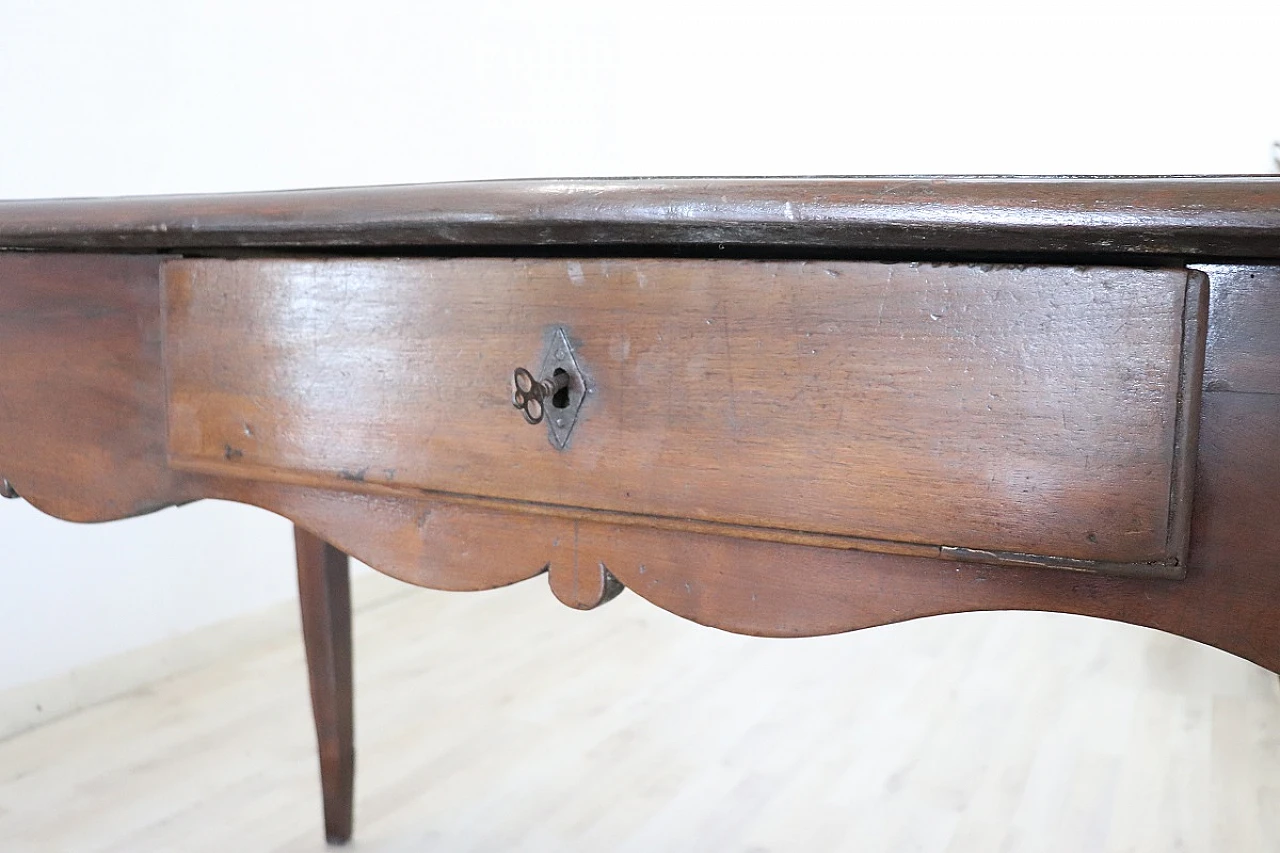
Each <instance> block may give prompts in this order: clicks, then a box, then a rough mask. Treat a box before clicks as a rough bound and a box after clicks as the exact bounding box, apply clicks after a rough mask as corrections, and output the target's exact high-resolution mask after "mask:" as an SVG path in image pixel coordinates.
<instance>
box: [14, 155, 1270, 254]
mask: <svg viewBox="0 0 1280 853" xmlns="http://www.w3.org/2000/svg"><path fill="white" fill-rule="evenodd" d="M1278 229H1280V180H1277V179H1276V178H1275V177H1274V176H1272V177H1266V176H1255V177H1198V178H1055V177H1040V178H994V177H912V176H906V177H879V178H746V179H743V178H731V179H723V178H720V179H717V178H684V179H669V178H664V179H652V178H641V179H626V178H609V179H602V180H568V181H555V180H541V181H486V182H471V183H454V184H428V185H423V186H399V187H365V188H353V189H330V190H310V191H294V192H271V193H246V194H240V195H224V196H168V197H152V198H133V199H74V200H66V201H12V202H0V247H9V248H19V247H20V248H42V249H48V248H56V249H70V248H78V249H94V250H98V251H137V250H140V249H141V250H147V251H155V250H162V251H170V252H192V251H194V252H200V253H210V252H212V253H222V254H226V255H232V256H234V255H237V254H243V253H244V252H245V251H246V250H274V251H283V252H288V251H295V252H296V251H299V250H315V249H324V250H329V251H335V250H350V251H352V252H357V253H367V252H369V251H372V250H376V251H381V252H383V253H388V254H390V253H400V252H405V251H409V252H415V251H416V252H423V251H425V252H431V251H434V252H443V253H449V254H457V253H460V252H461V253H464V254H465V253H477V252H490V253H501V254H516V253H525V254H527V253H528V250H530V249H535V250H540V251H574V250H578V251H579V253H581V250H583V249H586V253H587V254H595V255H599V254H604V253H609V252H614V253H619V252H620V253H624V254H627V255H636V254H672V253H675V252H683V253H689V252H694V253H698V254H712V255H719V256H732V255H741V254H755V255H758V254H762V253H763V254H765V255H771V256H775V257H776V256H777V255H778V254H779V253H790V254H796V255H804V254H809V255H811V256H812V255H813V254H814V253H824V254H828V255H835V254H839V255H843V256H846V257H848V256H851V255H861V256H876V257H897V258H903V257H914V258H917V259H919V258H922V257H924V256H926V255H930V256H935V257H936V256H939V255H941V256H948V255H950V256H965V257H968V258H979V259H982V260H993V259H1006V260H1007V259H1011V258H1036V259H1038V260H1040V261H1044V260H1047V259H1054V260H1057V261H1071V260H1096V259H1099V258H1112V259H1117V260H1122V259H1128V260H1130V261H1132V260H1135V259H1136V260H1138V261H1142V260H1143V259H1149V258H1151V257H1157V258H1195V259H1203V260H1213V259H1252V260H1257V259H1264V258H1271V259H1274V258H1277V257H1280V243H1277V241H1276V240H1275V236H1274V235H1275V233H1276V231H1277V230H1278ZM522 250H523V251H522Z"/></svg>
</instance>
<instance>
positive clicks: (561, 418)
mask: <svg viewBox="0 0 1280 853" xmlns="http://www.w3.org/2000/svg"><path fill="white" fill-rule="evenodd" d="M511 379H512V384H513V389H512V391H511V405H513V406H515V407H516V408H517V409H519V410H520V414H522V415H524V419H525V421H526V422H528V423H531V424H539V423H542V421H543V420H546V422H547V429H548V432H549V433H550V438H551V444H552V445H554V446H555V447H556V448H557V449H559V450H564V449H565V448H566V447H568V445H569V434H570V433H571V432H573V426H574V424H575V423H577V421H578V411H579V410H580V409H581V408H582V401H583V400H584V399H585V398H586V395H587V394H589V393H591V389H590V388H588V387H587V382H586V379H585V378H584V376H583V373H582V370H581V369H580V368H579V366H578V361H577V359H576V358H575V357H574V353H573V347H572V345H570V343H569V337H568V335H566V334H565V332H564V329H561V328H559V327H556V328H554V329H552V330H551V332H550V334H549V335H548V338H547V346H546V349H545V355H544V356H543V359H542V366H541V367H540V368H539V369H538V372H537V374H534V373H533V372H532V371H529V370H526V369H525V368H523V367H517V368H516V369H515V371H514V373H513V374H512V378H511Z"/></svg>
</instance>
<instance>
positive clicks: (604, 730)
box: [0, 580, 1280, 853]
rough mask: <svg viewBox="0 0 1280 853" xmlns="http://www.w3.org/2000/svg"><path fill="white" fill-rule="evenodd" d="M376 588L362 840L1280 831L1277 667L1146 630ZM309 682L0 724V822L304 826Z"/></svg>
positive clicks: (722, 846) (502, 846) (644, 846)
mask: <svg viewBox="0 0 1280 853" xmlns="http://www.w3.org/2000/svg"><path fill="white" fill-rule="evenodd" d="M384 582H385V583H387V584H390V583H393V582H391V581H384ZM370 600H371V601H372V602H373V603H372V604H370V605H369V606H367V607H365V608H364V609H362V610H360V611H358V612H357V614H356V620H355V631H356V680H357V699H356V701H357V707H356V726H357V748H358V760H357V783H356V794H357V804H356V841H355V843H354V847H353V849H356V850H361V851H419V850H441V851H450V853H452V852H453V851H573V850H582V851H597V850H616V851H628V852H630V851H635V853H640V852H641V851H643V852H644V853H648V851H653V850H664V851H684V850H688V851H703V850H708V849H715V850H724V851H750V853H762V851H811V850H850V851H854V850H856V851H860V853H866V851H895V853H896V851H940V852H941V851H946V853H961V851H991V850H1005V851H1019V850H1028V851H1031V850H1034V851H1042V850H1063V851H1079V850H1099V851H1167V850H1173V849H1177V850H1185V851H1218V850H1232V851H1273V850H1276V849H1280V808H1277V806H1280V690H1277V684H1276V679H1275V677H1274V676H1272V675H1270V674H1269V673H1266V672H1264V671H1263V670H1261V669H1258V668H1257V667H1255V666H1253V665H1251V664H1248V663H1245V662H1244V661H1241V660H1238V659H1236V658H1233V657H1230V656H1228V655H1226V654H1223V653H1221V652H1217V651H1215V650H1213V649H1209V648H1207V647H1204V646H1200V645H1197V644H1195V643H1191V642H1189V641H1185V640H1181V639H1178V638H1175V637H1170V636H1168V635H1164V634H1161V633H1158V632H1155V631H1149V630H1145V629H1140V628H1134V627H1131V626H1122V625H1114V624H1108V623H1103V622H1098V621H1095V620H1088V619H1082V618H1076V617H1068V616H1059V615H1049V614H1026V613H1000V614H966V615H959V616H950V617H942V618H936V619H928V620H923V621H919V622H914V623H908V624H904V625H895V626H889V627H885V628H878V629H873V630H870V631H863V632H860V633H856V634H849V635H844V636H839V637H827V638H818V639H811V640H759V639H753V638H747V637H737V636H733V635H730V634H725V633H723V632H719V631H714V630H709V629H705V628H701V627H698V626H696V625H692V624H690V623H687V622H683V621H681V620H679V619H677V618H675V617H673V616H670V615H668V614H665V613H663V612H661V611H659V610H657V609H655V608H653V607H651V606H650V605H648V604H647V603H645V602H644V601H642V600H641V599H639V598H637V597H636V596H634V595H630V594H628V595H624V596H623V597H621V598H620V599H619V600H618V601H616V602H614V603H612V604H610V605H609V606H607V607H604V608H602V609H601V610H598V611H595V612H591V613H577V612H573V611H570V610H567V609H565V608H563V607H562V606H560V605H558V604H556V603H555V602H554V601H553V599H552V597H551V595H550V593H549V592H548V591H547V590H546V588H545V584H544V583H543V582H542V581H540V580H535V581H532V582H528V583H525V584H520V585H517V586H515V587H511V588H509V589H504V590H497V591H494V592H490V593H478V594H447V593H435V592H430V591H425V590H415V589H410V588H408V587H405V588H404V589H403V592H402V594H393V595H382V596H372V597H370ZM225 630H226V631H227V632H228V633H227V636H228V637H229V638H230V637H233V636H234V632H235V630H236V623H228V624H227V625H226V626H225ZM306 702H307V689H306V675H305V669H304V667H303V664H302V650H301V641H300V638H298V637H295V636H291V637H289V638H287V639H282V640H278V641H273V642H263V643H261V644H260V645H258V646H255V647H254V649H253V651H252V652H251V653H248V654H244V653H242V654H239V655H237V656H234V657H228V658H227V659H223V660H220V661H218V662H216V663H214V664H211V665H207V666H204V667H202V668H200V669H197V670H195V671H192V672H189V673H185V674H183V675H179V676H176V677H174V678H171V679H169V680H166V681H163V682H160V683H157V684H154V685H151V686H150V687H148V688H147V689H144V690H139V691H135V692H133V693H131V694H128V695H126V696H123V697H120V698H118V699H115V700H113V701H110V702H107V703H104V704H101V705H98V706H95V707H92V708H88V709H85V710H82V711H79V712H77V713H75V714H72V715H70V716H68V717H65V718H63V719H60V720H57V721H54V722H52V723H50V724H48V725H45V726H42V727H40V728H37V729H33V730H30V731H27V732H24V733H22V734H19V735H17V736H14V737H12V738H10V739H8V740H6V741H3V742H0V849H3V850H5V851H11V850H14V851H26V850H31V851H37V850H38V851H61V850H73V851H150V850H156V851H160V850H174V849H182V850H190V851H226V850H262V851H299V852H300V853H303V852H305V851H319V850H323V849H324V844H323V840H322V832H321V822H320V795H319V783H318V778H317V769H316V763H315V756H314V748H315V744H314V739H313V734H312V729H311V720H310V718H309V712H308V708H307V704H306Z"/></svg>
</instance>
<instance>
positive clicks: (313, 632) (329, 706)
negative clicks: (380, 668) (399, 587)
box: [293, 527, 356, 844]
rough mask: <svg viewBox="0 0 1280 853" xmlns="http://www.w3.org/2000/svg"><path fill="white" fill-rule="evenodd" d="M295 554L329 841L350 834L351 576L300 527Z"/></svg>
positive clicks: (340, 558) (333, 551)
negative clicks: (296, 555)
mask: <svg viewBox="0 0 1280 853" xmlns="http://www.w3.org/2000/svg"><path fill="white" fill-rule="evenodd" d="M293 533H294V542H295V544H296V546H297V553H298V594H299V599H300V600H301V602H302V641H303V644H304V645H305V646H306V650H307V674H308V676H309V677H310V680H311V709H312V711H313V712H314V714H315V718H316V739H317V740H318V741H319V744H320V786H321V788H322V789H323V790H324V833H325V838H327V839H328V841H329V843H330V844H343V843H345V842H347V841H348V840H350V838H351V813H352V797H353V793H354V792H353V784H354V781H355V764H356V758H355V735H354V732H353V730H352V707H351V706H352V689H351V578H350V570H349V565H348V560H347V555H346V554H344V553H342V552H341V551H339V550H338V549H337V548H334V547H333V546H332V545H330V544H329V543H328V542H325V541H324V540H322V539H317V538H316V537H315V536H313V535H311V534H310V533H308V532H307V531H305V530H303V529H302V528H300V527H295V528H294V529H293Z"/></svg>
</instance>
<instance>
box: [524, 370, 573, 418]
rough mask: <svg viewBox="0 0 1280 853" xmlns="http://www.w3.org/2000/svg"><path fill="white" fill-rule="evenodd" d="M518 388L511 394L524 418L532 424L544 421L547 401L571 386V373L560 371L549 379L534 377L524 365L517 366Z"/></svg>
mask: <svg viewBox="0 0 1280 853" xmlns="http://www.w3.org/2000/svg"><path fill="white" fill-rule="evenodd" d="M514 378H515V383H516V390H515V393H513V394H512V395H511V404H512V405H513V406H515V407H516V408H517V409H519V410H520V411H521V413H522V414H524V419H525V420H526V421H528V422H529V423H531V424H540V423H542V416H543V415H544V414H545V413H546V403H547V401H548V400H554V399H555V395H556V394H557V393H558V392H560V391H563V390H565V389H567V388H568V387H569V374H568V373H565V372H564V371H558V372H556V373H554V374H552V375H551V376H550V377H548V378H547V379H542V380H538V379H534V378H533V374H532V373H530V372H529V371H527V370H525V369H524V368H523V367H517V368H516V373H515V377H514Z"/></svg>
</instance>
